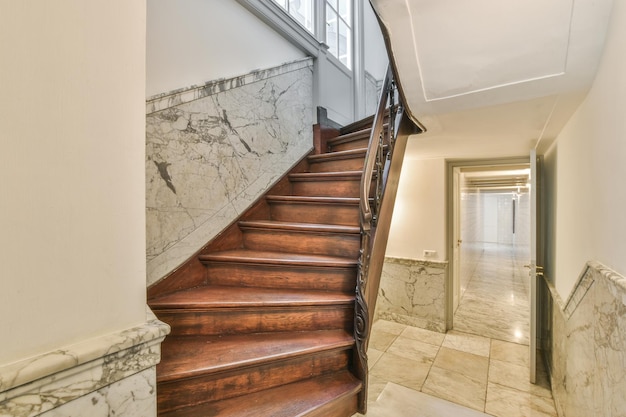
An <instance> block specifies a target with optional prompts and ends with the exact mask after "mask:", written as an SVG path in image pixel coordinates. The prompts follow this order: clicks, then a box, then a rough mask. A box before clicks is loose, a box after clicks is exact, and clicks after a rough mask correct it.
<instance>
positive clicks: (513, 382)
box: [489, 359, 552, 399]
mask: <svg viewBox="0 0 626 417" xmlns="http://www.w3.org/2000/svg"><path fill="white" fill-rule="evenodd" d="M489 382H492V383H495V384H499V385H502V386H505V387H509V388H515V389H517V390H520V391H524V392H528V393H531V394H533V395H537V396H541V397H547V398H550V399H551V398H552V392H551V391H550V387H549V385H545V384H546V383H547V379H546V380H545V381H544V382H543V384H542V381H541V378H538V381H537V382H538V384H531V382H530V370H529V368H528V366H520V365H515V364H512V363H509V362H503V361H499V360H495V359H492V360H491V361H490V363H489Z"/></svg>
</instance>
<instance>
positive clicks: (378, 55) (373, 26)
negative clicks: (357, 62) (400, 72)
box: [363, 2, 389, 80]
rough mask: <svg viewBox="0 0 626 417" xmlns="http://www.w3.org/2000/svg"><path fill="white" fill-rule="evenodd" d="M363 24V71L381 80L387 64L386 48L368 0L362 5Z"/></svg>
mask: <svg viewBox="0 0 626 417" xmlns="http://www.w3.org/2000/svg"><path fill="white" fill-rule="evenodd" d="M363 26H364V30H363V32H364V33H363V37H364V39H363V43H364V46H365V48H364V49H365V56H364V57H363V61H364V65H365V71H367V72H369V73H370V74H371V75H373V76H374V78H376V79H377V80H382V79H383V78H384V77H385V71H386V70H387V65H389V58H388V57H387V49H386V47H385V41H384V40H383V35H382V33H381V31H380V26H379V24H378V20H377V19H376V15H375V14H374V10H373V9H372V7H371V6H370V4H369V2H367V3H366V4H365V6H364V7H363Z"/></svg>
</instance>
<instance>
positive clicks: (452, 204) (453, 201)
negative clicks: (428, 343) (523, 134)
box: [445, 156, 528, 330]
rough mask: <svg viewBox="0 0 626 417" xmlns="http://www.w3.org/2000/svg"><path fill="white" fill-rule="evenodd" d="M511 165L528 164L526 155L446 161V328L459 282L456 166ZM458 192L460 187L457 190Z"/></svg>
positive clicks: (447, 328)
mask: <svg viewBox="0 0 626 417" xmlns="http://www.w3.org/2000/svg"><path fill="white" fill-rule="evenodd" d="M511 165H528V156H521V157H512V158H493V159H450V160H447V161H446V229H447V230H446V250H447V253H448V269H449V270H448V275H447V277H446V286H445V291H446V294H445V297H446V312H445V313H446V330H450V329H452V328H453V325H454V323H453V319H454V288H455V285H456V284H457V283H458V282H459V279H460V277H459V276H458V274H459V270H460V264H459V265H458V266H455V263H456V262H455V259H454V251H455V246H456V245H457V240H458V238H457V237H456V236H455V235H456V231H455V218H458V217H455V216H458V214H459V212H460V204H459V202H460V200H461V199H460V196H459V195H456V196H455V187H454V179H455V170H456V169H458V168H470V167H484V168H486V169H489V168H495V169H500V168H501V169H507V167H508V166H511ZM456 192H458V193H460V187H457V191H456Z"/></svg>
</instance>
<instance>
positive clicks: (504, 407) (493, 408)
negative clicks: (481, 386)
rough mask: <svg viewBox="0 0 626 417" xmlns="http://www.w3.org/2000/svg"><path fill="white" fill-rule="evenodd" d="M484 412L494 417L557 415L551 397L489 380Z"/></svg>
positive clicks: (548, 416) (552, 416)
mask: <svg viewBox="0 0 626 417" xmlns="http://www.w3.org/2000/svg"><path fill="white" fill-rule="evenodd" d="M485 412H486V413H487V414H491V415H494V416H496V417H557V414H556V410H555V408H554V401H552V398H546V397H540V396H536V395H533V394H530V393H528V392H523V391H520V390H517V389H515V388H510V387H504V386H502V385H499V384H494V383H492V382H489V384H488V387H487V402H486V404H485Z"/></svg>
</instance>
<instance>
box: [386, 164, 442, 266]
mask: <svg viewBox="0 0 626 417" xmlns="http://www.w3.org/2000/svg"><path fill="white" fill-rule="evenodd" d="M445 169H446V163H445V160H443V159H426V160H420V159H412V160H406V161H404V165H403V166H402V174H401V176H400V183H399V185H398V195H397V197H396V204H395V207H394V212H393V219H392V222H391V230H390V232H389V241H388V243H387V252H386V254H387V256H390V257H395V258H408V259H426V258H424V250H435V251H437V254H436V256H433V257H430V258H428V259H429V260H440V261H441V260H447V254H446V247H445V237H446V205H445V200H446V195H445V193H446V186H445Z"/></svg>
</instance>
